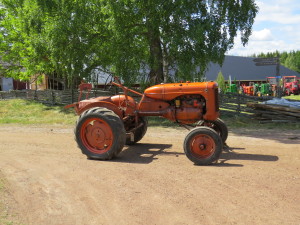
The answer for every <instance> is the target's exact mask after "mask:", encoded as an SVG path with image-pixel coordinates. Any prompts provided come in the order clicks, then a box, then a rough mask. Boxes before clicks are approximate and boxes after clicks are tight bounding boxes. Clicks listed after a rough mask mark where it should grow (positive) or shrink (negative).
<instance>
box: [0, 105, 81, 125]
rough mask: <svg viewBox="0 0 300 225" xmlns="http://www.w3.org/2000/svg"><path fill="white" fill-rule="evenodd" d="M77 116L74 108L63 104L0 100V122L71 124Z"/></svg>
mask: <svg viewBox="0 0 300 225" xmlns="http://www.w3.org/2000/svg"><path fill="white" fill-rule="evenodd" d="M76 118H77V116H76V115H75V113H74V112H73V110H72V109H69V110H66V109H64V108H63V107H62V106H46V105H43V104H41V103H38V102H34V101H29V100H22V99H13V100H2V101H0V124H23V125H27V124H35V125H37V124H52V125H57V124H60V125H70V124H74V121H76Z"/></svg>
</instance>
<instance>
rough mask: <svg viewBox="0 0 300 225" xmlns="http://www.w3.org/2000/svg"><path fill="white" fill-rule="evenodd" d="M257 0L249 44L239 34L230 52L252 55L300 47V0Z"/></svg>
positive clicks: (299, 48) (231, 53)
mask: <svg viewBox="0 0 300 225" xmlns="http://www.w3.org/2000/svg"><path fill="white" fill-rule="evenodd" d="M256 3H257V4H258V6H259V8H260V9H259V13H258V15H257V17H256V19H255V23H254V25H253V32H252V35H251V36H250V38H249V42H248V45H246V46H245V47H244V46H243V45H242V44H241V41H240V35H238V37H236V38H235V46H234V48H233V49H232V50H230V51H229V52H228V54H230V55H239V56H249V55H252V54H254V53H255V54H258V53H261V52H264V53H266V52H274V51H276V50H278V51H281V52H282V51H292V50H300V29H299V28H300V1H299V0H263V1H258V2H256Z"/></svg>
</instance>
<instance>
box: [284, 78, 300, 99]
mask: <svg viewBox="0 0 300 225" xmlns="http://www.w3.org/2000/svg"><path fill="white" fill-rule="evenodd" d="M282 80H283V90H284V94H285V95H288V96H289V95H291V94H294V95H298V94H299V92H300V91H299V84H298V80H297V77H296V76H283V77H282Z"/></svg>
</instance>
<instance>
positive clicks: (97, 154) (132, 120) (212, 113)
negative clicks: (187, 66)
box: [66, 77, 228, 165]
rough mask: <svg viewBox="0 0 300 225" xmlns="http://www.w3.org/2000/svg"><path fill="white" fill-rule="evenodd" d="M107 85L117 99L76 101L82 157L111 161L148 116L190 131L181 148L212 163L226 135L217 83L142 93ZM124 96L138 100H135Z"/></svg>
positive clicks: (195, 159)
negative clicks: (118, 90) (119, 91)
mask: <svg viewBox="0 0 300 225" xmlns="http://www.w3.org/2000/svg"><path fill="white" fill-rule="evenodd" d="M111 84H112V85H115V86H118V87H120V88H121V89H122V90H123V93H124V94H122V95H115V96H111V97H96V98H90V99H86V100H82V101H78V102H76V103H73V104H71V105H67V106H66V108H70V107H74V108H75V111H76V113H77V114H78V115H79V118H78V120H77V124H76V128H75V131H74V132H75V139H76V141H77V144H78V146H79V148H80V149H81V151H82V153H83V154H85V155H86V156H87V157H88V158H92V159H102V160H107V159H112V158H113V157H115V156H117V155H118V154H119V153H120V152H121V151H122V149H123V147H124V145H125V144H126V145H133V144H135V143H136V142H138V141H140V140H141V139H142V138H143V136H144V135H145V133H146V131H147V125H148V122H147V118H146V117H148V116H160V117H164V118H166V119H169V120H171V121H173V122H176V123H178V124H179V125H181V126H184V127H185V128H187V129H188V130H189V133H188V134H187V136H186V137H185V140H184V144H183V148H184V151H185V154H186V156H187V157H188V158H189V159H190V160H191V161H193V162H194V163H195V164H197V165H208V164H211V163H213V162H215V161H217V160H218V159H219V157H220V154H221V152H222V149H223V144H224V143H225V141H226V139H227V136H228V129H227V126H226V125H225V124H224V122H223V121H222V120H221V119H219V99H218V85H217V83H215V82H201V83H200V82H197V83H190V82H185V83H170V84H159V85H155V86H152V87H150V88H148V89H146V90H145V91H144V94H141V93H139V92H137V91H134V90H131V89H129V88H127V87H125V86H123V85H122V84H121V82H120V80H119V79H118V78H117V77H115V80H114V82H111ZM128 92H132V93H134V94H136V95H139V96H141V100H140V102H136V101H135V100H134V99H133V98H132V97H131V96H129V95H128Z"/></svg>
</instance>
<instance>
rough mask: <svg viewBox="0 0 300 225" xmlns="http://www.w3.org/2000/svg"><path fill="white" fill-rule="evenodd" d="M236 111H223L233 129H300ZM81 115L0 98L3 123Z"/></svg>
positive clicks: (158, 122)
mask: <svg viewBox="0 0 300 225" xmlns="http://www.w3.org/2000/svg"><path fill="white" fill-rule="evenodd" d="M235 114H236V113H235V110H233V111H232V112H231V110H222V112H221V119H223V120H224V121H225V122H226V124H227V125H228V126H229V128H250V129H251V128H253V129H256V128H267V129H273V128H280V129H300V123H295V122H293V123H267V124H261V123H259V121H257V120H255V119H252V118H251V115H250V114H249V113H248V114H247V113H242V114H240V115H239V116H236V115H235ZM77 118H78V116H77V115H76V114H75V112H74V110H73V109H72V108H71V109H67V110H66V109H64V108H63V106H46V105H44V104H41V103H38V102H35V101H29V100H22V99H13V100H2V101H0V124H22V125H72V126H73V125H74V122H75V121H76V120H77ZM148 121H149V126H160V127H178V124H176V123H174V122H171V121H169V120H167V119H165V118H161V117H148Z"/></svg>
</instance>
